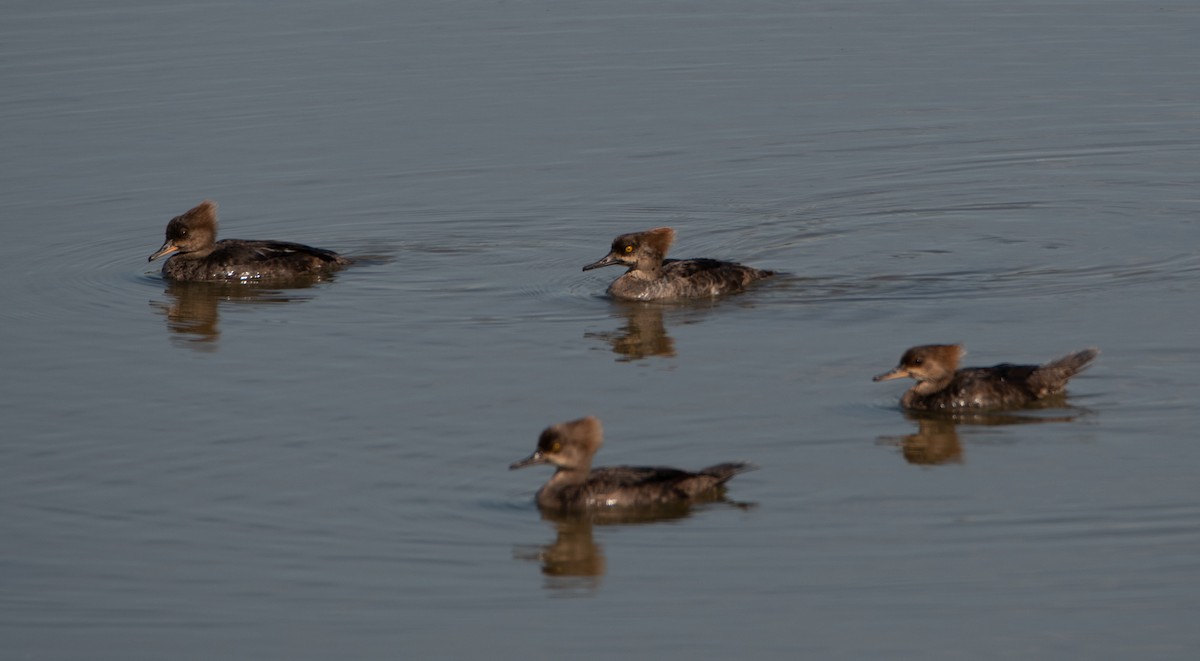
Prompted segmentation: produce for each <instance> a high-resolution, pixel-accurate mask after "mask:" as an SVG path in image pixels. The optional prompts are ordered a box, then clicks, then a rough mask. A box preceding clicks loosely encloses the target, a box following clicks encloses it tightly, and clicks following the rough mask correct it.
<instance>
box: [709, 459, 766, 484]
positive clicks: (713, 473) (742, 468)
mask: <svg viewBox="0 0 1200 661" xmlns="http://www.w3.org/2000/svg"><path fill="white" fill-rule="evenodd" d="M756 468H758V466H755V465H754V464H751V463H747V462H745V461H732V462H727V463H724V464H716V465H715V466H709V467H708V468H701V469H700V474H701V475H707V476H709V477H715V478H717V480H718V482H717V483H718V484H723V483H725V482H727V481H729V479H730V478H732V477H733V476H734V475H737V474H738V473H745V472H746V471H752V470H754V469H756Z"/></svg>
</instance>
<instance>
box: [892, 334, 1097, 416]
mask: <svg viewBox="0 0 1200 661" xmlns="http://www.w3.org/2000/svg"><path fill="white" fill-rule="evenodd" d="M965 354H966V349H965V348H964V347H963V345H961V344H925V345H921V346H915V347H912V348H910V349H909V350H907V351H905V352H904V355H903V356H901V357H900V364H899V365H897V366H896V368H895V369H893V370H891V371H889V372H884V373H883V374H879V375H876V376H875V378H874V379H873V380H874V381H876V382H878V381H889V380H891V379H902V378H904V377H909V378H912V379H914V380H915V381H916V383H915V384H913V386H912V387H911V388H909V389H908V391H907V392H905V393H904V395H903V396H901V398H900V406H901V407H903V408H905V409H909V410H913V411H962V410H984V409H990V410H1000V409H1014V408H1022V407H1026V406H1030V405H1033V404H1035V403H1037V402H1039V401H1042V400H1045V399H1046V398H1048V397H1051V396H1054V395H1060V394H1062V393H1063V392H1065V390H1066V386H1067V381H1068V380H1069V379H1070V378H1071V377H1073V376H1075V375H1076V374H1078V373H1079V372H1081V371H1083V370H1084V369H1086V368H1087V367H1088V366H1089V365H1090V364H1091V362H1092V361H1093V360H1095V358H1096V356H1098V355H1100V351H1099V350H1098V349H1096V348H1088V349H1083V350H1081V351H1076V352H1074V353H1070V354H1067V355H1066V356H1063V357H1062V358H1058V359H1057V360H1052V361H1050V362H1048V363H1043V364H1041V365H1014V364H1011V363H1001V364H999V365H993V366H991V367H964V368H959V367H958V363H959V361H960V360H962V357H963V356H964V355H965Z"/></svg>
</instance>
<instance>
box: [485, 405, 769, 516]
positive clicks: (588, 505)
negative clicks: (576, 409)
mask: <svg viewBox="0 0 1200 661" xmlns="http://www.w3.org/2000/svg"><path fill="white" fill-rule="evenodd" d="M603 443H604V431H603V429H602V428H601V426H600V421H599V420H598V419H596V418H595V417H594V416H588V417H585V418H580V419H578V420H572V421H570V422H563V423H559V424H556V425H551V426H550V427H547V428H546V429H545V430H544V431H542V434H541V436H540V437H539V438H538V445H537V450H535V451H534V452H533V454H531V455H529V457H527V458H525V459H522V460H521V461H518V462H516V463H514V464H512V465H511V466H509V469H512V470H515V469H517V468H524V467H525V466H532V465H534V464H552V465H554V466H555V467H557V469H558V470H556V471H555V472H554V475H553V476H551V477H550V481H549V482H547V483H546V484H545V485H543V486H542V488H541V489H538V492H537V504H538V507H540V508H542V509H544V510H553V511H579V510H588V509H597V508H610V507H653V506H663V505H686V504H689V503H692V502H699V501H704V500H717V499H720V497H721V495H722V493H723V491H724V484H725V483H726V482H727V481H729V479H730V478H732V477H733V476H734V475H737V474H738V473H742V472H745V471H747V470H751V469H753V468H754V466H753V465H751V464H747V463H742V462H732V463H724V464H716V465H715V466H709V467H708V468H703V469H701V470H699V471H697V472H695V473H691V472H688V471H683V470H679V469H676V468H663V467H636V466H608V467H603V468H592V457H593V456H594V455H595V454H596V451H597V450H599V449H600V446H601V445H602V444H603Z"/></svg>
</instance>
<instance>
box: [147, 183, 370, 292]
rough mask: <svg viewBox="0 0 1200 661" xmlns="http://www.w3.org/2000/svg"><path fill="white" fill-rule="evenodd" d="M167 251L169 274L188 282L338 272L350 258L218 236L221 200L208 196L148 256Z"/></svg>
mask: <svg viewBox="0 0 1200 661" xmlns="http://www.w3.org/2000/svg"><path fill="white" fill-rule="evenodd" d="M164 255H171V258H170V259H168V260H167V261H166V263H164V264H163V268H162V274H163V277H165V278H169V279H171V280H187V281H222V282H224V281H230V280H274V281H277V280H286V279H289V278H296V277H302V276H313V275H319V274H322V273H328V272H331V271H335V270H337V269H339V268H341V267H343V266H345V265H347V264H349V263H350V260H349V259H347V258H345V257H342V256H341V255H339V254H337V253H335V252H333V251H331V250H322V249H321V248H313V247H311V246H306V245H302V244H299V243H288V242H286V241H244V240H241V239H223V240H221V241H217V205H216V203H215V202H212V201H209V200H205V201H203V202H201V203H200V204H198V205H196V207H194V208H192V209H189V210H188V211H187V212H186V213H184V214H183V215H181V216H176V217H174V218H172V219H171V222H169V223H167V240H166V242H165V243H163V245H162V247H161V248H159V249H158V251H156V252H155V253H154V254H153V255H150V259H149V260H148V261H151V262H153V261H154V260H156V259H158V258H159V257H162V256H164Z"/></svg>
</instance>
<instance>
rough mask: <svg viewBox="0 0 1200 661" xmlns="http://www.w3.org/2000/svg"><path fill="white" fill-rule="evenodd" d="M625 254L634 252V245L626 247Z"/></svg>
mask: <svg viewBox="0 0 1200 661" xmlns="http://www.w3.org/2000/svg"><path fill="white" fill-rule="evenodd" d="M625 252H627V253H630V252H633V246H632V245H628V246H625Z"/></svg>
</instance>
